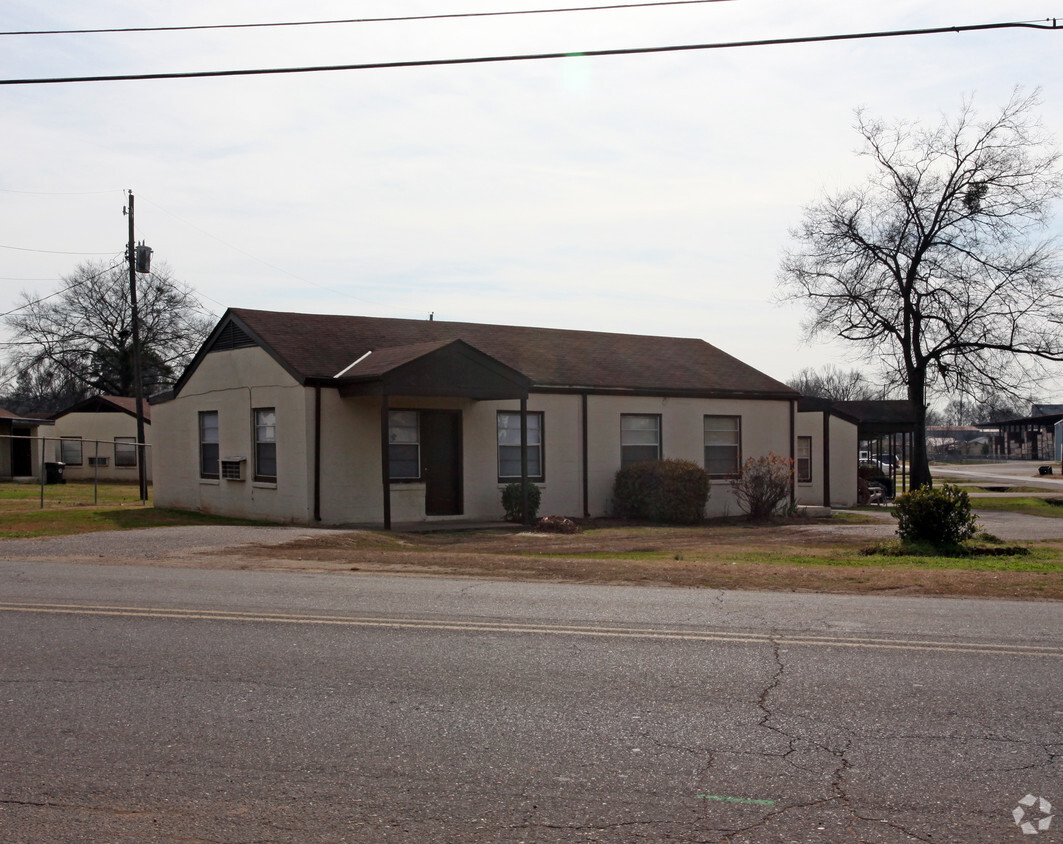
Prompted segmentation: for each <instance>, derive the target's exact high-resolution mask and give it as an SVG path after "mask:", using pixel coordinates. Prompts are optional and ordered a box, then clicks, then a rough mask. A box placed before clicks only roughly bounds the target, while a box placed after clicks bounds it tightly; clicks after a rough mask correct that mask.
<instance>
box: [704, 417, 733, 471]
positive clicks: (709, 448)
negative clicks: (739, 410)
mask: <svg viewBox="0 0 1063 844" xmlns="http://www.w3.org/2000/svg"><path fill="white" fill-rule="evenodd" d="M741 470H742V417H741V416H706V417H705V471H706V472H708V473H709V477H710V478H735V477H738V474H739V472H741Z"/></svg>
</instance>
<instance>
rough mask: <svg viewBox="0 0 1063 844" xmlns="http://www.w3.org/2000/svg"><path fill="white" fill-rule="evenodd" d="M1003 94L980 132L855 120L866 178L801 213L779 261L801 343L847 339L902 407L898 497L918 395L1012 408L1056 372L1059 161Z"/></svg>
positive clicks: (1031, 106)
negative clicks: (937, 388)
mask: <svg viewBox="0 0 1063 844" xmlns="http://www.w3.org/2000/svg"><path fill="white" fill-rule="evenodd" d="M1037 104H1038V97H1037V94H1036V93H1034V94H1032V95H1023V94H1022V93H1021V92H1020V91H1018V90H1016V92H1015V93H1014V94H1013V95H1012V97H1011V99H1010V100H1009V102H1008V103H1007V104H1006V105H1005V106H1004V107H1003V108H1002V109H1001V110H1000V111H999V112H998V113H997V114H995V115H994V116H993V117H991V118H990V119H988V120H980V119H979V118H978V116H977V114H976V112H975V111H974V109H973V107H972V105H971V103H970V102H965V103H964V104H963V106H962V108H961V109H960V111H959V113H958V114H957V115H956V116H955V117H952V118H949V117H943V118H942V120H941V122H940V123H939V124H938V125H937V126H936V127H933V128H924V127H923V126H921V125H919V124H918V123H907V122H902V121H898V122H895V123H885V122H882V121H878V120H873V119H871V118H869V117H868V116H866V115H865V114H864V113H863V112H857V124H856V128H857V131H858V132H859V134H860V136H861V137H862V138H863V141H864V150H863V155H865V156H867V157H868V158H869V159H870V160H871V162H872V164H873V165H874V166H873V171H872V174H871V176H870V177H869V179H868V181H867V182H866V183H865V184H864V185H863V186H862V187H858V188H853V189H850V190H845V191H842V192H840V193H838V194H836V195H832V196H827V197H826V198H824V199H822V200H820V201H819V202H816V203H814V204H812V205H810V206H808V207H807V208H806V209H805V211H804V219H803V222H802V223H801V225H800V226H799V227H798V228H797V229H795V230H794V231H793V232H792V234H793V237H794V238H795V239H796V241H797V246H796V247H795V248H794V249H792V250H791V251H789V252H788V253H787V254H786V255H785V256H784V257H783V260H782V264H781V267H780V272H779V289H780V293H781V296H782V298H784V299H791V300H795V301H802V302H805V303H806V304H807V306H808V308H809V312H810V317H809V319H808V321H807V322H806V324H805V331H806V335H807V336H808V337H810V338H811V337H815V336H817V335H822V334H829V335H833V336H836V337H840V338H842V339H844V340H849V341H852V342H853V343H854V344H856V345H857V346H858V347H859V348H860V350H861V353H862V356H863V357H864V358H865V359H866V360H868V361H872V362H875V363H877V364H879V365H880V366H881V368H882V369H883V370H884V374H885V375H886V377H887V378H890V377H892V378H894V379H896V380H899V381H900V382H901V383H903V384H904V385H905V387H906V389H907V394H908V398H909V400H910V401H911V403H912V405H913V408H914V410H915V415H916V419H917V433H916V436H915V437H914V438H913V440H914V441H913V448H912V485H913V487H921V486H925V485H929V484H930V480H931V479H930V469H929V465H928V462H927V456H926V436H925V434H926V431H925V428H926V410H927V395H928V389H929V388H930V387H932V386H933V385H935V384H940V385H941V386H942V387H943V388H944V389H945V390H946V391H949V392H965V393H968V394H971V395H981V396H982V397H985V396H990V395H998V396H999V395H1001V394H1003V395H1007V396H1012V397H1015V398H1017V397H1018V393H1019V391H1020V390H1021V389H1022V388H1023V386H1024V385H1026V384H1028V383H1030V381H1031V379H1034V378H1036V377H1038V376H1039V375H1043V374H1044V373H1045V370H1044V364H1045V362H1049V361H1060V360H1063V332H1061V331H1060V325H1061V324H1063V302H1061V298H1060V290H1059V287H1058V282H1059V278H1060V255H1059V249H1058V245H1057V244H1056V243H1055V242H1054V241H1052V240H1051V239H1046V237H1045V229H1046V227H1047V223H1048V218H1049V215H1050V212H1051V206H1052V202H1053V200H1055V199H1056V198H1058V197H1059V196H1060V195H1061V193H1063V179H1061V176H1060V173H1059V170H1058V163H1059V153H1058V151H1057V149H1056V148H1055V146H1054V144H1053V142H1052V140H1051V138H1050V137H1049V136H1048V135H1047V134H1046V132H1045V131H1044V130H1043V128H1042V126H1041V123H1040V121H1039V120H1038V119H1037V117H1036V114H1035V110H1036V106H1037Z"/></svg>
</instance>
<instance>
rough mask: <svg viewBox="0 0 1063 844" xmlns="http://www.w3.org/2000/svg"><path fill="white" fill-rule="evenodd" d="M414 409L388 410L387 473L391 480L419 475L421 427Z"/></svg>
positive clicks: (410, 479) (413, 477)
mask: <svg viewBox="0 0 1063 844" xmlns="http://www.w3.org/2000/svg"><path fill="white" fill-rule="evenodd" d="M418 421H419V420H418V414H417V411H416V410H391V411H389V412H388V467H389V468H388V473H389V476H390V477H391V479H392V480H396V481H415V480H417V479H418V478H420V477H421V429H420V425H419V424H418Z"/></svg>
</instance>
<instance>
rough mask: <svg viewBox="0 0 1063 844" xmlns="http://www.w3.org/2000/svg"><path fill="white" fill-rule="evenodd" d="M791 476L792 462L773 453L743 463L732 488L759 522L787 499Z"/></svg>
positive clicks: (790, 486)
mask: <svg viewBox="0 0 1063 844" xmlns="http://www.w3.org/2000/svg"><path fill="white" fill-rule="evenodd" d="M793 476H794V461H793V460H791V459H790V458H789V457H780V456H779V455H778V454H775V453H774V452H772V453H770V454H768V455H766V456H764V457H750V458H749V459H748V460H747V461H746V462H745V463H743V464H742V472H741V474H740V475H739V476H738V479H737V480H736V481H735V482H734V486H733V487H732V489H733V490H734V495H735V498H737V499H738V501H739V503H740V504H741V505H742V507H743V508H744V509H745V511H746V512H747V513H748V514H749V518H750V519H753V520H754V521H758V520H760V519H767V518H770V517H771V516H773V515H775V513H776V512H777V511H778V509H779V505H780V504H782V503H783V502H784V501H787V502H788V501H789V499H790V494H791V491H792V489H793V484H792V481H791V479H792V478H793Z"/></svg>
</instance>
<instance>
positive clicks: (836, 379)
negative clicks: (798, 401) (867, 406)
mask: <svg viewBox="0 0 1063 844" xmlns="http://www.w3.org/2000/svg"><path fill="white" fill-rule="evenodd" d="M786 383H787V386H790V387H793V388H794V389H795V390H797V392H799V393H800V394H801V395H803V396H814V397H815V398H819V399H830V400H831V401H870V400H872V399H877V398H881V392H882V391H881V390H879V389H877V388H876V387H875V386H874V385H873V384H872V383H871V382H870V381H869V380H868V379H867V376H866V375H864V373H863V372H861V371H860V370H859V369H849V370H842V369H839V368H838V367H836V366H834V365H833V364H829V363H828V364H827V365H826V366H824V367H823V368H822V369H813V368H812V367H810V366H809V367H805V368H804V369H802V370H800V371H799V372H796V373H794V374H793V375H792V376H791V377H790V380H789V381H787V382H786Z"/></svg>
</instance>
